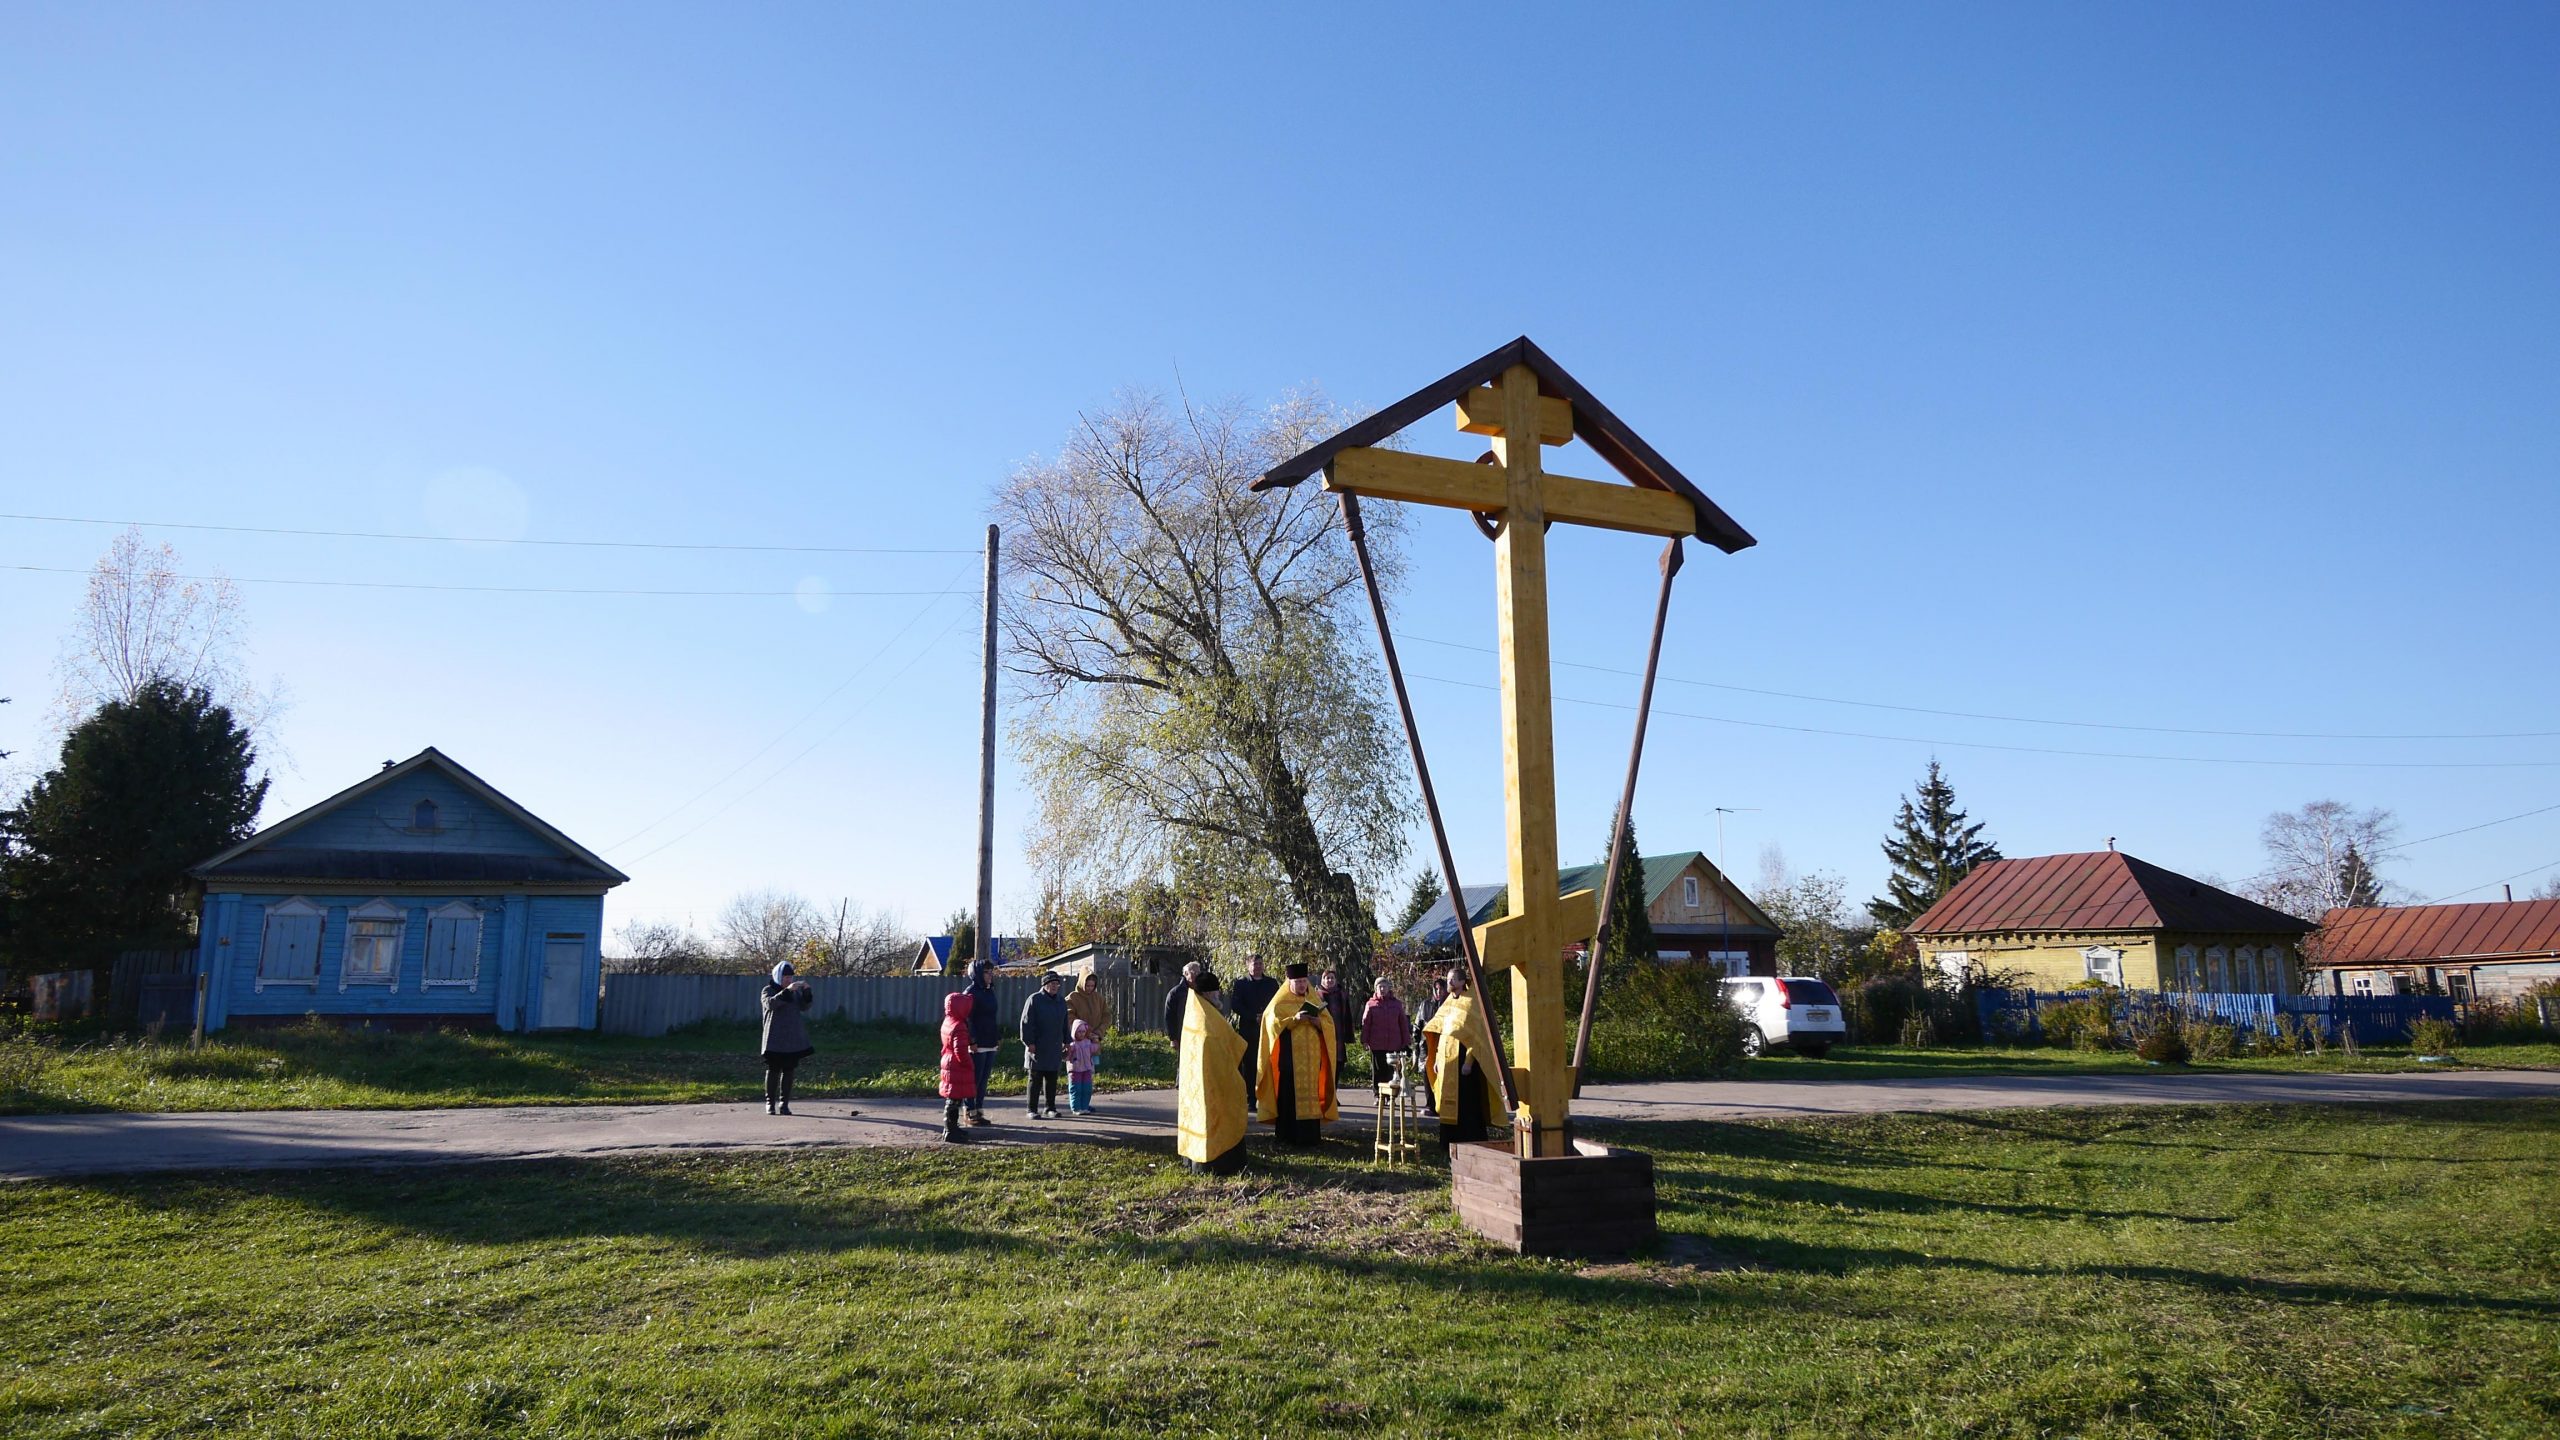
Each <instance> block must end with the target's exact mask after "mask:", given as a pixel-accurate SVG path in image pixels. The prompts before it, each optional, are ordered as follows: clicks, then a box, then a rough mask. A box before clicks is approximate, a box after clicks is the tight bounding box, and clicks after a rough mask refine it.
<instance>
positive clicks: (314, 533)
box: [0, 514, 978, 555]
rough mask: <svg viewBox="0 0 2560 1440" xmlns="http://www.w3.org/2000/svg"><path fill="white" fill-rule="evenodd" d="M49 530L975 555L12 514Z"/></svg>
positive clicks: (946, 550) (925, 550) (566, 546)
mask: <svg viewBox="0 0 2560 1440" xmlns="http://www.w3.org/2000/svg"><path fill="white" fill-rule="evenodd" d="M0 520H33V521H39V522H42V523H44V524H48V525H104V526H111V527H115V528H124V527H128V526H133V527H139V528H141V529H145V530H211V531H218V532H221V533H223V534H229V535H303V536H310V537H314V538H317V539H323V540H424V541H434V542H442V543H447V544H450V543H454V542H467V543H470V544H473V545H543V546H551V547H555V548H560V549H576V550H711V551H725V552H735V553H755V554H773V555H975V554H977V553H978V552H977V551H975V550H963V549H953V548H935V547H927V546H897V545H722V544H714V543H709V542H703V541H687V540H508V539H500V538H497V537H495V536H478V535H419V534H412V533H408V532H404V531H393V530H297V529H292V528H289V527H286V526H282V525H209V524H197V523H193V522H190V521H184V520H95V519H90V518H88V517H86V516H80V515H10V514H0Z"/></svg>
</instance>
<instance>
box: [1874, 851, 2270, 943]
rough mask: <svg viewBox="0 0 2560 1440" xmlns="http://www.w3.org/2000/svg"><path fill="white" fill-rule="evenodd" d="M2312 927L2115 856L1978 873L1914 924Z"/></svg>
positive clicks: (1924, 931)
mask: <svg viewBox="0 0 2560 1440" xmlns="http://www.w3.org/2000/svg"><path fill="white" fill-rule="evenodd" d="M2311 928H2312V927H2311V922H2309V921H2307V920H2299V919H2296V918H2294V917H2293V916H2291V915H2287V914H2285V913H2284V912H2283V911H2281V910H2271V909H2269V908H2267V907H2266V906H2264V905H2261V904H2259V903H2258V902H2256V901H2254V900H2244V899H2242V898H2241V897H2239V896H2237V895H2234V894H2232V893H2231V892H2230V891H2228V890H2220V889H2216V888H2215V887H2213V886H2211V885H2207V884H2206V883H2204V882H2203V881H2201V880H2192V879H2189V878H2188V877H2186V876H2184V875H2181V874H2179V873H2178V872H2176V871H2174V870H2163V869H2161V868H2160V867H2159V866H2157V865H2154V864H2151V863H2150V862H2149V861H2146V860H2136V859H2135V858H2133V857H2132V856H2130V855H2125V854H2121V853H2119V852H2117V851H2114V850H2093V851H2089V852H2087V853H2084V854H2077V855H2035V856H2030V857H2028V858H2026V859H2023V860H1994V861H1992V862H1991V863H1990V864H1988V865H1978V866H1975V867H1974V869H1973V871H1972V873H1970V874H1968V875H1966V876H1965V877H1964V878H1963V879H1962V880H1959V881H1957V882H1956V888H1954V889H1953V890H1950V891H1948V892H1947V893H1946V895H1945V896H1944V897H1943V898H1941V899H1940V900H1939V901H1938V903H1937V904H1935V905H1932V906H1930V907H1929V910H1928V913H1926V914H1924V915H1922V916H1921V917H1920V918H1919V919H1917V920H1914V921H1913V922H1911V933H1912V934H1914V935H1979V934H1983V933H1986V932H1992V931H2002V930H2196V931H2208V932H2210V931H2223V932H2231V933H2238V934H2271V935H2272V934H2288V935H2298V934H2301V933H2302V932H2304V931H2306V930H2309V929H2311Z"/></svg>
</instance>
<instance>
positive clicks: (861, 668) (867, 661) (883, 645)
mask: <svg viewBox="0 0 2560 1440" xmlns="http://www.w3.org/2000/svg"><path fill="white" fill-rule="evenodd" d="M967 573H968V569H967V567H966V566H963V567H962V568H961V570H960V572H959V574H955V575H953V576H952V579H953V580H955V581H956V580H958V579H959V578H960V575H965V574H967ZM944 593H945V594H957V593H959V592H957V591H946V592H944ZM941 603H942V601H941V598H940V597H939V596H937V597H935V598H933V599H930V600H927V601H925V602H924V603H923V604H922V605H919V606H917V607H916V613H914V614H913V615H910V616H908V617H907V623H906V624H904V625H901V626H899V627H898V628H897V630H896V632H895V633H893V634H892V635H890V637H889V638H888V639H886V640H883V641H881V642H880V648H879V649H877V650H874V651H872V652H871V654H870V655H868V656H867V657H865V658H864V660H863V662H862V663H861V664H859V665H856V666H855V667H853V672H852V673H851V674H849V675H847V676H845V677H844V679H843V680H842V681H839V682H838V683H837V685H836V687H835V688H834V689H832V690H830V691H828V692H827V693H826V694H824V695H821V696H819V697H818V700H817V703H816V704H814V705H812V706H810V707H809V712H808V713H807V714H805V715H802V716H801V717H800V718H799V719H797V720H794V721H792V722H791V723H790V724H788V725H786V726H784V727H783V728H782V729H781V730H779V731H778V732H776V733H775V735H774V737H773V738H772V739H770V740H767V741H766V742H764V744H762V745H760V746H758V747H756V752H755V753H754V754H752V755H749V756H748V757H747V758H746V759H744V760H741V761H739V762H738V763H737V765H736V766H735V767H733V768H732V769H731V770H730V771H729V773H728V774H726V775H723V776H721V777H720V778H719V779H717V780H714V781H712V782H711V783H710V784H708V785H705V786H703V787H702V788H701V789H700V790H698V791H696V792H694V793H693V794H692V795H690V796H688V797H686V799H685V800H684V802H683V803H682V804H680V805H677V806H676V807H675V808H674V809H672V810H669V811H667V812H666V813H665V814H663V815H660V816H659V817H658V818H657V819H655V820H652V821H650V822H649V823H648V824H646V825H643V826H641V827H640V828H639V829H637V830H634V831H632V832H631V833H630V834H628V835H625V836H623V837H622V838H621V839H619V840H616V841H614V842H613V843H612V844H610V845H608V846H606V847H605V848H606V849H607V850H619V849H621V848H622V847H623V846H625V845H628V844H630V843H631V842H632V841H634V840H637V839H639V838H640V837H641V836H643V835H646V834H648V833H649V832H650V831H652V830H655V829H657V828H658V827H659V826H661V825H664V824H666V823H667V822H668V821H669V820H672V819H674V818H675V817H676V816H678V815H681V814H683V813H684V812H685V811H687V810H690V809H692V808H693V807H694V805H696V804H697V803H699V802H700V801H701V799H702V798H703V797H704V796H706V795H709V794H710V793H711V792H712V791H714V790H717V789H719V788H720V787H721V786H723V785H726V784H728V783H729V782H730V781H732V780H735V779H737V778H738V776H740V775H741V774H744V773H745V772H746V770H747V767H749V766H751V765H753V764H755V763H756V762H757V761H758V760H761V759H763V758H764V757H765V756H766V755H767V754H768V753H770V752H771V751H772V749H773V747H774V746H776V745H779V744H781V743H782V742H783V741H784V740H786V739H788V738H789V737H790V735H791V732H792V731H794V730H797V729H799V728H800V727H801V726H803V725H806V724H808V723H809V722H810V721H812V720H814V719H816V718H817V717H818V715H819V713H820V712H821V711H823V710H825V709H826V708H827V703H828V702H829V701H831V700H833V699H835V698H836V697H837V696H838V695H841V694H843V693H844V692H845V690H846V688H847V687H849V686H851V685H852V684H853V682H854V681H856V680H859V679H861V678H862V677H863V675H864V673H865V672H867V671H869V670H870V668H871V667H872V666H874V665H876V664H878V663H880V658H881V657H882V656H884V655H886V654H888V653H889V651H890V650H891V649H892V648H894V647H895V646H896V645H897V643H898V642H899V641H900V640H903V639H905V638H906V636H907V632H908V631H910V630H913V629H914V628H915V627H916V622H917V621H919V620H922V619H923V618H924V617H925V615H926V614H927V612H929V611H931V610H932V609H933V607H934V606H936V605H939V604H941Z"/></svg>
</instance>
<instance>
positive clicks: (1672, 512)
mask: <svg viewBox="0 0 2560 1440" xmlns="http://www.w3.org/2000/svg"><path fill="white" fill-rule="evenodd" d="M1452 402H1454V403H1455V404H1456V406H1457V422H1458V428H1459V429H1460V430H1463V431H1466V432H1468V433H1470V434H1476V435H1485V436H1490V437H1492V442H1493V453H1492V454H1491V455H1490V456H1488V457H1486V458H1487V459H1488V460H1490V461H1491V462H1492V463H1491V464H1483V463H1478V464H1472V465H1471V464H1467V463H1465V462H1463V461H1457V460H1444V459H1439V458H1436V457H1433V456H1428V455H1414V454H1409V453H1406V452H1403V451H1396V450H1381V449H1377V448H1374V447H1375V444H1376V442H1377V441H1379V440H1383V439H1385V438H1386V437H1387V436H1388V435H1390V434H1393V433H1394V432H1395V431H1398V430H1401V429H1403V428H1404V427H1405V426H1406V425H1408V424H1411V423H1412V422H1413V421H1414V420H1416V419H1419V418H1420V417H1421V415H1423V414H1426V413H1428V412H1429V411H1430V410H1432V409H1436V408H1438V407H1439V406H1441V405H1444V404H1449V403H1452ZM1577 422H1579V429H1580V431H1581V434H1582V438H1583V440H1584V442H1585V443H1586V444H1588V445H1590V446H1591V448H1592V449H1593V450H1595V451H1597V452H1598V453H1599V454H1600V455H1601V456H1602V457H1603V458H1604V459H1607V460H1608V461H1609V462H1610V463H1611V464H1612V466H1613V467H1615V468H1616V469H1618V470H1619V471H1620V472H1621V473H1622V474H1623V475H1625V476H1626V477H1627V479H1628V480H1629V481H1631V482H1633V483H1630V484H1620V483H1611V482H1603V481H1598V480H1583V479H1577V478H1575V477H1573V476H1570V475H1557V474H1551V473H1549V472H1548V471H1547V469H1546V467H1545V465H1544V464H1543V463H1541V460H1540V453H1541V449H1542V447H1544V446H1549V445H1562V444H1565V443H1566V442H1568V441H1570V440H1572V439H1573V438H1574V437H1575V434H1576V431H1577ZM1318 469H1321V470H1322V471H1323V473H1324V488H1325V489H1326V490H1329V491H1334V492H1337V493H1341V494H1348V495H1359V496H1366V497H1369V498H1373V499H1379V500H1402V501H1408V502H1411V503H1414V504H1420V505H1439V506H1447V507H1451V508H1455V509H1460V510H1467V511H1471V512H1473V513H1474V514H1475V515H1476V516H1477V517H1478V519H1479V522H1480V523H1482V524H1484V525H1485V526H1486V528H1488V529H1492V530H1494V531H1495V535H1494V576H1495V604H1496V607H1497V610H1498V613H1499V619H1500V624H1501V636H1500V646H1499V650H1500V655H1501V671H1502V674H1501V679H1502V684H1501V697H1502V699H1501V704H1502V770H1503V826H1504V831H1505V834H1506V836H1507V838H1508V841H1509V845H1508V849H1509V859H1510V873H1509V876H1508V879H1509V881H1510V894H1511V913H1510V914H1509V915H1507V916H1505V917H1503V918H1502V919H1499V920H1495V921H1492V922H1490V923H1488V924H1485V925H1482V926H1479V927H1476V936H1477V943H1478V953H1479V954H1480V955H1481V956H1482V957H1483V960H1484V964H1485V966H1486V968H1487V969H1488V970H1508V971H1509V972H1510V974H1511V1015H1512V1032H1511V1033H1512V1037H1513V1047H1514V1048H1513V1053H1512V1062H1513V1077H1514V1084H1515V1088H1516V1090H1517V1092H1518V1094H1519V1097H1520V1111H1519V1113H1518V1115H1516V1116H1515V1117H1514V1121H1515V1128H1516V1130H1517V1132H1518V1134H1519V1135H1520V1137H1521V1153H1522V1154H1524V1155H1532V1156H1539V1155H1561V1154H1566V1153H1570V1146H1571V1133H1570V1128H1569V1122H1570V1118H1571V1103H1572V1095H1573V1089H1574V1076H1573V1071H1572V1052H1571V1047H1572V1036H1571V1034H1570V1033H1569V1031H1568V1029H1567V1026H1566V1023H1565V983H1564V965H1565V952H1566V949H1567V947H1569V946H1571V945H1573V944H1575V943H1576V942H1579V941H1583V940H1587V939H1589V938H1590V937H1591V936H1592V935H1593V934H1594V933H1595V932H1596V931H1597V930H1598V928H1599V918H1600V906H1599V897H1598V895H1597V893H1596V892H1594V891H1590V890H1577V891H1575V892H1573V893H1572V894H1570V895H1565V896H1561V897H1560V896H1558V894H1557V893H1556V885H1557V881H1556V873H1557V866H1556V762H1555V715H1554V711H1555V706H1554V701H1553V697H1552V695H1551V694H1550V691H1549V686H1548V680H1549V675H1550V664H1549V658H1548V644H1547V527H1548V526H1549V525H1551V524H1558V523H1562V524H1571V525H1593V526H1598V527H1601V528H1603V529H1609V530H1626V531H1633V532H1635V533H1637V534H1642V535H1663V536H1684V535H1696V536H1698V537H1700V538H1702V539H1704V540H1707V541H1708V542H1710V543H1712V544H1714V545H1716V546H1718V547H1719V548H1721V549H1724V550H1727V551H1733V550H1739V549H1742V548H1743V547H1745V546H1747V545H1750V544H1751V543H1752V539H1751V536H1750V535H1749V534H1748V533H1746V532H1744V531H1743V530H1742V529H1741V527H1740V526H1738V525H1735V524H1734V523H1733V521H1732V520H1731V519H1730V518H1729V517H1727V516H1726V515H1725V513H1724V512H1723V511H1722V510H1721V509H1719V508H1718V507H1717V506H1716V504H1715V502H1713V501H1711V500H1709V499H1707V497H1706V496H1705V495H1703V494H1701V493H1699V492H1698V490H1697V488H1696V487H1695V486H1693V485H1691V484H1690V483H1689V482H1688V481H1687V479H1685V478H1684V477H1682V476H1681V475H1680V473H1679V472H1678V471H1677V470H1674V469H1672V467H1671V466H1670V465H1669V463H1668V462H1666V461H1664V460H1663V459H1662V458H1661V456H1660V455H1658V454H1656V453H1655V452H1654V450H1653V448H1652V447H1651V446H1650V445H1647V444H1645V442H1644V441H1643V440H1641V439H1640V438H1638V437H1637V436H1636V435H1635V434H1634V432H1632V431H1630V430H1628V429H1627V428H1626V427H1625V426H1624V425H1623V424H1621V423H1619V421H1618V420H1617V417H1615V416H1614V415H1611V414H1610V413H1609V412H1608V410H1607V408H1606V407H1604V406H1602V405H1601V404H1600V403H1599V402H1598V401H1597V400H1596V399H1593V398H1592V397H1591V395H1590V393H1589V392H1588V391H1586V390H1584V389H1583V388H1582V387H1581V386H1580V385H1579V384H1577V383H1576V382H1575V381H1574V380H1573V378H1572V377H1571V376H1569V375H1567V374H1565V373H1564V371H1563V369H1562V368H1561V367H1559V366H1557V365H1556V364H1555V363H1554V362H1553V361H1552V360H1549V359H1548V358H1547V357H1546V355H1545V354H1544V353H1543V352H1541V351H1539V350H1538V348H1537V347H1536V346H1535V345H1533V344H1531V343H1530V342H1529V341H1528V340H1527V339H1526V338H1525V337H1523V338H1522V339H1520V340H1516V341H1514V342H1512V343H1511V344H1510V345H1508V346H1505V347H1503V348H1502V349H1500V350H1496V351H1494V352H1493V353H1492V354H1490V355H1487V356H1485V357H1484V358H1483V359H1481V360H1478V361H1477V362H1475V363H1474V364H1473V365H1470V366H1467V367H1465V368H1463V369H1461V370H1459V371H1457V372H1456V373H1454V374H1452V375H1450V376H1449V377H1447V378H1446V379H1444V380H1442V381H1440V382H1438V383H1437V384H1435V385H1433V386H1429V387H1426V388H1425V389H1423V390H1420V391H1417V392H1415V394H1414V395H1412V396H1409V397H1407V398H1406V399H1405V400H1404V401H1401V402H1399V403H1398V404H1396V405H1393V406H1390V407H1388V408H1387V409H1385V410H1382V411H1380V412H1379V413H1378V414H1376V415H1374V416H1371V417H1370V418H1369V419H1368V420H1366V421H1363V422H1361V423H1360V424H1359V425H1355V426H1353V427H1351V428H1350V429H1348V430H1345V431H1344V432H1342V433H1341V434H1340V435H1337V436H1335V437H1333V438H1332V439H1331V440H1328V441H1326V442H1325V443H1323V444H1321V445H1318V446H1316V447H1315V448H1314V449H1311V450H1309V451H1307V452H1306V453H1305V454H1303V455H1301V456H1298V457H1297V458H1296V459H1293V460H1291V461H1289V462H1288V463H1287V464H1284V465H1281V466H1278V467H1276V468H1274V469H1273V470H1272V471H1271V472H1270V473H1269V474H1267V475H1265V476H1264V477H1263V478H1262V480H1260V481H1259V482H1257V488H1262V487H1267V486H1270V485H1277V484H1294V483H1296V482H1297V481H1299V480H1303V479H1305V478H1307V477H1308V476H1309V475H1311V474H1313V473H1314V472H1315V471H1316V470H1318ZM1452 903H1453V904H1457V905H1458V906H1459V909H1460V912H1461V913H1460V915H1459V922H1460V923H1461V924H1463V923H1465V915H1464V913H1463V911H1464V905H1463V903H1462V901H1460V900H1458V899H1457V898H1455V897H1453V900H1452ZM1491 998H1492V997H1490V996H1485V997H1482V1000H1483V1001H1485V1002H1489V1001H1490V1000H1491Z"/></svg>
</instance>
